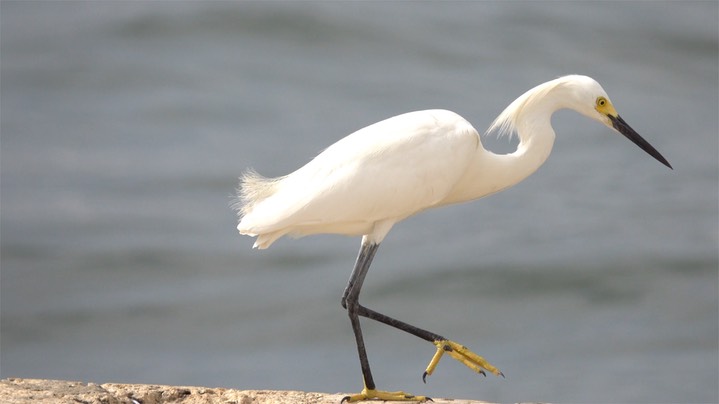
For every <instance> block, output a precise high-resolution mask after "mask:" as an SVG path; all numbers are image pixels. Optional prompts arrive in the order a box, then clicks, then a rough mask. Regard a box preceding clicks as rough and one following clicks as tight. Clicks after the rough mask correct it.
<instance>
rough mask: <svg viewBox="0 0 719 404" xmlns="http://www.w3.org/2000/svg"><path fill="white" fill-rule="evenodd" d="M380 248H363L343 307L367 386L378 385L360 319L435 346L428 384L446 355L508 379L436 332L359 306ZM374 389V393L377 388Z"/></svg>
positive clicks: (344, 295) (423, 378)
mask: <svg viewBox="0 0 719 404" xmlns="http://www.w3.org/2000/svg"><path fill="white" fill-rule="evenodd" d="M377 247H379V244H367V245H365V244H364V243H363V244H362V247H361V248H360V253H359V255H358V256H357V262H356V264H355V267H354V270H353V271H352V275H351V276H350V280H349V282H348V284H347V288H346V289H345V292H344V294H343V296H342V307H344V308H346V309H347V311H348V313H349V315H350V321H352V329H353V330H355V337H356V338H357V348H358V350H359V351H360V363H361V365H362V373H363V375H364V377H365V386H367V385H368V381H369V382H371V383H370V385H371V386H374V382H372V375H371V373H370V371H369V363H368V361H367V354H366V352H365V349H364V341H362V334H361V330H360V325H359V319H356V317H357V316H362V317H366V318H369V319H371V320H375V321H379V322H381V323H384V324H387V325H389V326H391V327H394V328H396V329H398V330H402V331H404V332H407V333H409V334H412V335H414V336H417V337H419V338H422V339H424V340H426V341H429V342H431V343H432V344H434V346H435V347H436V348H437V350H436V352H435V354H434V356H433V357H432V359H431V360H430V362H429V365H427V368H426V369H425V371H424V373H423V374H422V380H423V381H425V380H426V378H427V376H428V375H431V374H432V373H433V372H434V370H435V368H436V367H437V365H438V364H439V360H440V359H441V358H442V356H443V355H444V354H445V353H446V354H448V355H449V356H451V357H452V358H454V359H456V360H457V361H459V362H461V363H462V364H463V365H465V366H467V367H468V368H470V369H471V370H473V371H475V372H477V373H480V374H482V375H486V372H485V370H486V371H489V372H491V373H492V374H494V375H496V376H502V377H504V374H503V373H502V372H501V371H499V369H497V368H496V367H495V366H493V365H492V364H491V363H489V362H488V361H487V360H486V359H484V358H483V357H482V356H480V355H477V354H476V353H474V352H472V351H471V350H469V348H467V347H466V346H464V345H462V344H459V343H457V342H454V341H450V340H448V339H447V338H445V337H443V336H441V335H439V334H435V333H433V332H430V331H427V330H424V329H422V328H419V327H415V326H413V325H411V324H408V323H405V322H403V321H400V320H397V319H394V318H392V317H389V316H387V315H384V314H382V313H378V312H376V311H374V310H371V309H368V308H367V307H364V306H362V305H361V304H359V291H360V288H361V287H362V283H363V282H364V278H365V276H366V275H367V270H368V269H369V266H370V264H371V262H372V259H373V258H374V255H375V253H376V251H377ZM355 323H356V325H355ZM371 388H372V389H374V387H371Z"/></svg>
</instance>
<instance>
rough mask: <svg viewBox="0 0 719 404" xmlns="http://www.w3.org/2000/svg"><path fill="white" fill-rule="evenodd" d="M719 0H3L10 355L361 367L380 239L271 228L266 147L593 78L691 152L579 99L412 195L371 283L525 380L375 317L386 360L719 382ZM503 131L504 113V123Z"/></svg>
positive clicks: (616, 395) (495, 109) (312, 371)
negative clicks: (356, 319) (462, 188)
mask: <svg viewBox="0 0 719 404" xmlns="http://www.w3.org/2000/svg"><path fill="white" fill-rule="evenodd" d="M717 13H718V10H717V3H716V2H659V3H657V2H619V3H611V4H607V3H604V2H594V3H579V2H577V3H573V2H548V3H544V2H529V3H523V2H509V3H504V2H461V3H432V2H425V3H414V4H406V3H399V2H391V3H383V2H373V3H343V4H338V3H331V2H318V3H312V2H302V3H281V2H273V3H260V2H256V3H255V2H247V3H225V2H217V3H213V2H210V3H200V2H173V3H164V2H77V3H75V2H52V3H50V2H10V1H4V2H2V13H1V18H2V21H1V23H2V24H1V30H2V32H1V34H2V35H1V38H2V39H1V40H2V58H1V59H2V64H1V73H2V74H1V77H0V80H1V84H2V100H1V105H0V107H1V113H2V116H1V121H0V123H1V125H2V126H1V131H2V139H1V144H2V156H1V157H2V166H1V168H2V181H1V183H0V186H1V191H2V215H1V218H2V221H1V223H0V225H1V226H0V229H1V231H2V234H1V242H2V282H1V291H0V297H1V301H0V303H1V307H0V308H1V310H2V324H1V326H2V328H1V332H2V346H1V348H2V349H1V354H2V357H1V358H0V359H1V362H0V371H1V373H2V377H13V376H14V377H35V378H59V379H80V380H85V381H96V382H106V381H112V382H139V383H161V384H185V385H207V386H224V387H234V388H240V389H249V388H254V389H261V388H268V389H302V390H311V391H312V390H314V391H326V392H353V391H356V390H358V389H359V388H360V387H361V379H360V371H359V366H358V362H357V359H356V353H355V352H356V351H355V347H354V343H353V338H352V332H351V328H350V326H349V322H348V321H347V318H346V314H345V313H344V312H343V311H342V309H341V307H340V304H339V297H340V295H341V292H342V290H343V288H344V286H345V282H346V280H347V277H348V276H349V272H350V268H351V264H352V261H353V259H354V257H355V254H356V249H357V247H358V245H359V240H358V239H354V238H344V237H338V236H317V237H310V238H305V239H302V240H281V241H280V242H278V243H277V244H276V245H274V246H273V247H272V248H271V249H270V250H268V251H263V252H257V251H253V250H251V249H250V246H251V244H252V240H251V239H249V238H246V237H240V236H238V235H237V234H236V231H235V216H234V213H233V212H232V211H231V210H230V209H229V208H228V206H229V204H230V196H231V194H232V193H233V192H234V188H235V186H236V177H237V176H239V175H240V173H241V172H242V171H243V170H244V169H245V168H247V167H255V168H256V169H257V170H258V171H259V172H261V173H263V174H265V175H281V174H285V173H287V172H289V171H291V170H293V169H295V168H297V167H299V166H300V165H302V164H303V163H304V162H306V161H307V160H308V159H310V158H311V157H313V156H314V155H315V154H316V153H317V152H318V151H319V150H321V149H323V148H324V147H326V146H327V145H329V144H331V143H332V142H333V141H335V140H337V139H339V138H340V137H342V136H343V135H345V134H347V133H350V132H352V131H354V130H356V129H358V128H360V127H363V126H365V125H367V124H370V123H372V122H375V121H377V120H380V119H383V118H386V117H388V116H391V115H395V114H398V113H402V112H406V111H410V110H415V109H424V108H438V107H441V108H448V109H452V110H455V111H457V112H459V113H460V114H462V115H463V116H465V117H467V118H468V119H469V120H470V121H471V122H474V123H475V125H476V126H477V128H478V129H480V130H484V128H486V127H487V126H488V125H489V123H490V122H491V120H492V119H493V118H494V116H496V114H498V113H499V112H500V111H501V109H502V108H503V107H504V106H506V105H507V104H508V103H509V102H511V101H512V100H513V99H514V98H515V97H517V96H518V95H520V94H521V93H522V92H524V91H525V90H527V89H528V88H530V87H532V86H534V85H536V84H538V83H541V82H543V81H546V80H548V79H551V78H554V77H556V76H559V75H562V74H567V73H582V74H587V75H590V76H593V77H595V78H597V79H598V80H599V81H600V82H601V83H603V85H604V87H605V89H606V90H607V91H608V92H609V94H610V96H611V97H612V99H613V101H614V103H615V104H616V106H617V108H618V109H619V111H620V112H621V113H622V116H623V117H624V118H625V119H626V120H627V121H628V122H629V123H630V124H631V125H632V126H633V127H634V128H635V129H637V130H638V131H639V132H640V133H641V134H642V135H643V136H645V137H646V138H647V139H648V140H650V141H651V143H652V144H654V145H655V146H656V147H657V148H658V149H659V150H660V151H661V152H662V153H663V154H664V155H665V156H666V157H667V158H668V160H669V161H670V162H671V163H672V164H673V165H674V167H675V170H674V171H670V170H668V169H666V168H665V167H663V166H661V164H659V163H657V162H656V161H654V160H653V159H651V157H648V156H647V155H645V154H644V153H643V152H642V151H641V150H639V149H638V148H637V147H636V146H634V145H632V144H631V143H629V142H627V141H626V140H625V139H622V138H621V137H619V136H614V135H612V134H611V132H610V131H609V130H607V129H606V128H603V127H601V125H598V124H596V123H593V122H589V121H587V120H586V119H584V118H582V117H579V116H577V115H576V114H574V113H571V112H559V113H557V114H556V116H555V118H554V124H555V129H556V131H557V133H558V136H557V142H556V145H555V148H554V151H553V155H552V156H551V158H550V159H549V161H548V162H547V163H546V164H545V166H544V167H542V169H540V170H539V171H538V172H537V173H536V174H535V175H534V176H532V177H530V178H529V179H528V180H526V181H525V182H523V183H522V184H520V185H519V186H517V187H515V188H513V189H511V190H508V191H506V192H504V193H502V194H499V195H496V196H492V197H490V198H487V199H485V200H483V201H480V202H477V203H472V204H467V205H461V206H456V207H453V208H448V209H444V210H438V211H436V212H428V213H426V214H423V215H420V216H418V217H414V218H411V219H409V220H408V221H406V222H405V223H403V224H401V225H398V226H396V227H395V228H394V229H393V232H392V233H391V234H390V235H389V237H388V239H387V240H386V242H385V243H384V244H383V246H382V248H381V249H380V251H379V253H378V257H377V259H376V262H375V264H374V265H373V268H372V270H371V272H370V275H369V277H368V279H367V282H366V284H365V288H364V293H363V301H364V302H365V303H366V304H367V305H368V306H369V307H372V308H375V309H377V310H379V311H381V312H384V313H387V314H389V315H392V316H395V317H398V318H400V319H403V320H405V321H408V322H410V323H413V324H416V325H418V326H421V327H425V328H427V329H429V330H432V331H435V332H438V333H441V334H443V335H446V336H448V337H450V338H452V339H455V340H457V341H459V342H462V343H464V344H467V345H468V346H469V347H471V348H473V349H474V350H475V351H477V352H479V353H480V354H482V355H484V356H485V357H486V358H488V359H489V360H490V361H491V362H493V363H494V364H496V365H497V366H498V367H499V368H500V369H502V370H503V371H504V373H505V374H506V375H507V378H506V379H501V378H499V379H497V378H494V377H488V378H487V379H484V378H482V377H479V376H477V375H475V374H473V373H471V372H469V371H468V370H467V369H465V368H464V367H463V366H461V365H460V364H458V363H456V362H453V361H451V360H449V359H445V360H444V361H443V362H442V363H441V364H440V366H439V368H438V370H437V372H436V373H435V374H434V375H433V376H431V377H430V378H428V384H427V385H423V384H422V382H421V378H420V376H421V374H422V371H423V370H424V367H425V366H426V364H427V362H428V361H429V359H430V357H431V355H432V353H433V347H432V346H429V345H428V344H427V343H426V342H424V341H421V340H417V339H415V338H414V337H411V336H408V335H404V334H402V333H399V332H396V331H395V330H393V329H389V328H387V327H386V326H382V325H378V324H372V323H368V322H365V323H364V324H365V325H364V328H365V333H366V340H367V345H368V350H369V356H370V361H371V363H372V365H373V370H374V372H375V378H376V380H378V383H379V387H382V388H386V389H405V390H408V391H411V392H416V393H417V394H427V395H430V396H435V397H457V398H475V399H483V400H489V401H500V402H516V401H550V402H557V403H560V402H637V403H650V402H651V403H655V402H717V401H718V400H719V397H718V396H719V394H718V393H717V379H718V378H719V371H718V370H717V367H718V363H719V354H718V352H719V348H718V340H719V337H718V331H717V329H718V326H717V316H718V314H719V313H718V312H719V309H718V303H717V299H718V297H717V296H718V295H719V293H718V292H717V283H718V278H717V261H718V260H717V243H718V238H719V237H718V233H719V231H718V229H717V226H718V224H717V223H718V222H719V218H718V201H717V199H718V197H717V195H718V190H717V183H718V172H719V170H718V165H717V161H718V158H717V155H718V150H719V149H718V145H717V137H718V136H717V133H719V123H718V121H717V110H718V108H719V101H718V98H719V96H718V94H719V73H718V70H719V69H718V66H717V65H718V62H717V60H719V59H718V56H717V42H718V37H719V31H718V28H717V27H718V22H717ZM485 143H486V145H487V146H488V147H491V148H493V149H494V150H497V151H507V150H510V149H511V147H512V146H513V144H512V143H510V142H508V141H507V140H506V139H502V140H493V139H486V140H485Z"/></svg>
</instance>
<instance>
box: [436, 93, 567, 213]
mask: <svg viewBox="0 0 719 404" xmlns="http://www.w3.org/2000/svg"><path fill="white" fill-rule="evenodd" d="M521 98H522V97H520V99H521ZM520 99H518V100H517V101H519V100H520ZM530 102H532V103H533V104H534V105H532V106H531V107H530V108H527V109H525V113H524V114H522V115H521V116H520V117H518V119H516V120H515V121H514V122H513V126H514V129H515V131H516V133H517V135H518V136H519V140H520V142H519V145H518V146H517V150H516V151H515V152H513V153H510V154H494V153H492V152H490V151H488V150H485V149H484V148H483V147H482V145H481V144H479V145H478V147H477V154H476V156H475V158H474V161H473V162H472V165H471V166H470V167H469V168H468V170H467V173H466V174H465V176H464V177H463V178H462V179H461V180H460V181H459V182H458V183H457V185H456V186H455V188H454V189H453V191H452V192H450V194H449V195H448V196H447V198H445V199H444V200H443V201H442V202H441V203H440V205H446V204H451V203H458V202H464V201H469V200H472V199H477V198H481V197H484V196H487V195H491V194H493V193H495V192H499V191H501V190H503V189H506V188H509V187H511V186H513V185H515V184H517V183H519V182H520V181H522V180H523V179H525V178H527V177H529V176H530V175H531V174H532V173H534V172H535V171H537V169H538V168H539V167H540V166H541V165H542V164H544V162H545V161H546V160H547V157H549V153H550V152H551V151H552V146H553V145H554V138H555V134H554V130H553V129H552V125H551V117H552V114H553V113H554V112H555V111H556V110H558V109H561V108H562V107H563V106H562V105H556V104H552V103H548V102H542V99H541V98H536V99H533V100H530Z"/></svg>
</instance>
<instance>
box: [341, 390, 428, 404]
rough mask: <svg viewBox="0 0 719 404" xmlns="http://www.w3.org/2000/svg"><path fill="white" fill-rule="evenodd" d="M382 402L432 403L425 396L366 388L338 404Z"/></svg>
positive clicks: (344, 398)
mask: <svg viewBox="0 0 719 404" xmlns="http://www.w3.org/2000/svg"><path fill="white" fill-rule="evenodd" d="M373 399H378V400H383V401H417V402H425V401H433V400H432V399H431V398H429V397H425V396H414V395H412V394H407V393H405V392H403V391H381V390H370V389H368V388H366V387H365V388H364V389H362V392H361V393H359V394H354V395H351V396H345V397H343V398H342V401H340V403H341V404H342V403H353V402H355V401H364V400H373Z"/></svg>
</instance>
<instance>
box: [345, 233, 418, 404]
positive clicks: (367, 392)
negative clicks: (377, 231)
mask: <svg viewBox="0 0 719 404" xmlns="http://www.w3.org/2000/svg"><path fill="white" fill-rule="evenodd" d="M378 247H379V244H374V243H362V246H361V247H360V252H359V255H358V256H357V262H356V263H355V267H354V269H353V270H352V275H350V280H349V282H348V283H347V288H346V289H345V291H344V294H343V295H342V307H344V308H345V309H347V313H348V314H349V317H350V322H351V323H352V331H353V332H354V334H355V340H356V342H357V352H358V353H359V359H360V366H361V368H362V377H363V380H364V388H363V389H362V392H361V393H359V394H354V395H351V396H347V397H345V398H343V399H342V402H344V401H348V402H354V401H362V400H372V399H380V400H386V401H426V400H427V397H423V396H414V395H411V394H407V393H405V392H403V391H380V390H377V389H376V388H375V384H374V380H373V378H372V372H371V371H370V367H369V360H368V359H367V350H366V349H365V345H364V339H363V338H362V329H361V328H360V322H359V316H360V308H361V307H362V306H360V304H359V294H360V290H361V289H362V283H364V279H365V277H366V276H367V271H368V270H369V267H370V264H371V263H372V259H373V258H374V255H375V253H376V252H377V248H378Z"/></svg>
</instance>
